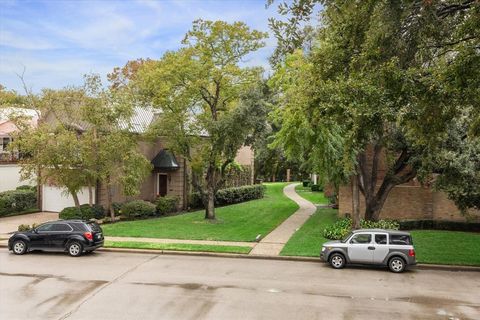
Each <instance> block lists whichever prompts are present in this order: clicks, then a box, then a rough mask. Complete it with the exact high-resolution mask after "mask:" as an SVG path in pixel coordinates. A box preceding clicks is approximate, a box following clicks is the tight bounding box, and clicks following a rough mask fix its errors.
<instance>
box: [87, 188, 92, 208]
mask: <svg viewBox="0 0 480 320" xmlns="http://www.w3.org/2000/svg"><path fill="white" fill-rule="evenodd" d="M92 189H93V188H92V184H91V183H88V204H89V205H90V207H91V206H93V190H92Z"/></svg>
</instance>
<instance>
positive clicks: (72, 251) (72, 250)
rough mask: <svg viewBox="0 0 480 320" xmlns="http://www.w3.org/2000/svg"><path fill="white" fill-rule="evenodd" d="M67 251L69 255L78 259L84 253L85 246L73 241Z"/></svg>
mask: <svg viewBox="0 0 480 320" xmlns="http://www.w3.org/2000/svg"><path fill="white" fill-rule="evenodd" d="M67 251H68V254H69V255H71V256H72V257H78V256H80V255H81V254H82V252H83V246H82V244H81V243H80V242H78V241H72V242H70V243H69V244H68V246H67Z"/></svg>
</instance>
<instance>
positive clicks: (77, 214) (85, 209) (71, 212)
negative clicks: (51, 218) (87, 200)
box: [59, 204, 105, 220]
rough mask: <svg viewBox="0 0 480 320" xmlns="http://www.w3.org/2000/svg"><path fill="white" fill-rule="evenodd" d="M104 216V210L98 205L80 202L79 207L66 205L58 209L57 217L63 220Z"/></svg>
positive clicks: (100, 217)
mask: <svg viewBox="0 0 480 320" xmlns="http://www.w3.org/2000/svg"><path fill="white" fill-rule="evenodd" d="M103 217H105V210H104V209H103V207H102V206H100V205H97V204H95V205H93V206H90V205H89V204H82V205H81V206H80V208H77V207H66V208H63V210H62V211H60V214H59V218H60V219H64V220H71V219H81V220H90V219H102V218H103Z"/></svg>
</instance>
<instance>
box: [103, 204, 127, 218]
mask: <svg viewBox="0 0 480 320" xmlns="http://www.w3.org/2000/svg"><path fill="white" fill-rule="evenodd" d="M122 206H123V203H122V202H113V203H112V207H113V213H114V214H115V217H117V216H119V215H121V214H122V213H121V211H122ZM107 216H110V212H108V214H107Z"/></svg>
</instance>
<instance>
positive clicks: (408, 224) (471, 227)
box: [400, 220, 480, 232]
mask: <svg viewBox="0 0 480 320" xmlns="http://www.w3.org/2000/svg"><path fill="white" fill-rule="evenodd" d="M415 229H417V230H418V229H420V230H422V229H425V230H451V231H472V232H480V223H478V222H476V223H474V222H457V221H441V220H405V221H401V222H400V230H415Z"/></svg>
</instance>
